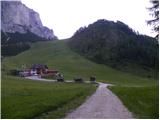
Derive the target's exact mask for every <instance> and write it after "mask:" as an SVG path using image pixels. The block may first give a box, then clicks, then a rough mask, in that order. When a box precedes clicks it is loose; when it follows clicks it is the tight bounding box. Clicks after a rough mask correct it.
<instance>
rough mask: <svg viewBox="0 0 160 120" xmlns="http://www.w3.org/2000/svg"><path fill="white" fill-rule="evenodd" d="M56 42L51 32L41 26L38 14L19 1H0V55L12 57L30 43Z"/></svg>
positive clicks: (25, 48)
mask: <svg viewBox="0 0 160 120" xmlns="http://www.w3.org/2000/svg"><path fill="white" fill-rule="evenodd" d="M48 40H57V37H56V36H55V35H54V33H53V30H51V29H49V28H47V27H45V26H43V25H42V22H41V19H40V17H39V14H38V13H37V12H35V11H34V10H32V9H30V8H28V7H27V6H25V5H24V4H22V3H21V2H20V1H1V51H2V52H1V54H2V56H14V55H17V54H19V53H21V52H23V51H25V50H28V49H29V48H30V43H32V42H37V41H48Z"/></svg>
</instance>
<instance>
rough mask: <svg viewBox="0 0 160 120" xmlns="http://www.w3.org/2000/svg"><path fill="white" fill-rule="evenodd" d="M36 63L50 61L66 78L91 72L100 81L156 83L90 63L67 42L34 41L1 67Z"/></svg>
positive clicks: (9, 67)
mask: <svg viewBox="0 0 160 120" xmlns="http://www.w3.org/2000/svg"><path fill="white" fill-rule="evenodd" d="M33 63H44V64H47V65H48V66H49V68H51V69H52V68H54V69H57V70H59V71H60V72H61V73H62V74H64V77H65V79H73V77H75V76H81V77H83V78H84V79H85V80H89V77H90V76H91V75H95V76H96V77H97V80H98V81H103V82H109V83H114V84H118V85H136V86H137V85H155V84H157V81H155V80H152V81H151V80H150V79H146V78H141V77H137V76H134V75H131V74H129V73H124V72H120V71H117V70H114V69H112V68H110V67H107V66H104V65H100V64H96V63H94V62H91V61H89V60H87V59H85V58H83V57H81V56H80V55H78V54H77V53H75V52H73V51H71V50H70V49H69V47H68V46H67V45H66V43H65V42H64V41H55V42H45V43H44V42H43V43H36V44H33V46H32V49H30V50H28V51H26V52H23V53H21V54H19V55H17V56H15V57H11V58H8V59H6V60H5V61H4V64H3V65H2V66H3V67H4V68H5V69H12V68H18V67H20V66H21V65H22V64H26V65H27V66H31V65H32V64H33Z"/></svg>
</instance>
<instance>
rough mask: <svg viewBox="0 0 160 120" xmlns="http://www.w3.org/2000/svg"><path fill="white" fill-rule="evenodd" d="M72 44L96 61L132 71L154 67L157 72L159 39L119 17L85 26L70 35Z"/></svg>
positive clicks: (75, 48)
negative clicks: (139, 30) (141, 31)
mask: <svg viewBox="0 0 160 120" xmlns="http://www.w3.org/2000/svg"><path fill="white" fill-rule="evenodd" d="M69 45H70V47H71V48H72V49H73V50H74V51H76V52H77V53H79V54H81V55H82V56H85V57H86V58H88V59H90V60H92V61H95V62H96V63H100V64H105V65H109V66H111V67H113V68H116V69H119V70H122V71H125V72H126V71H127V72H131V73H136V71H137V70H138V69H141V70H142V71H146V72H147V71H152V69H153V70H155V71H157V76H158V64H159V63H158V61H159V60H158V49H159V45H158V42H157V41H156V40H155V39H153V38H151V37H149V36H146V35H140V34H139V33H137V32H135V31H134V30H133V29H131V28H130V27H129V26H127V25H126V24H124V23H122V22H120V21H117V22H113V21H108V20H98V21H96V22H94V23H93V24H90V25H88V26H87V27H82V28H80V29H79V30H77V31H76V32H75V34H74V35H73V36H72V37H71V38H70V42H69ZM147 77H152V76H147Z"/></svg>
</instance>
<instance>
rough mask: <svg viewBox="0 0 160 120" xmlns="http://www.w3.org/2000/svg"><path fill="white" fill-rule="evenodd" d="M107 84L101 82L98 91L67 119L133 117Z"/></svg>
mask: <svg viewBox="0 0 160 120" xmlns="http://www.w3.org/2000/svg"><path fill="white" fill-rule="evenodd" d="M106 87H107V84H104V83H100V85H99V87H98V89H97V91H96V92H95V93H94V94H93V95H92V96H91V97H90V98H89V99H88V100H87V101H86V102H85V103H83V104H82V105H81V106H80V107H79V108H77V109H76V110H75V111H73V112H71V113H69V114H68V115H67V116H66V119H98V118H99V119H127V118H128V119H132V118H133V116H132V114H131V113H130V112H129V111H128V110H127V108H126V107H125V106H124V105H123V104H122V102H121V101H120V100H119V98H118V97H117V96H115V95H114V94H113V93H112V92H111V91H110V90H109V89H107V88H106Z"/></svg>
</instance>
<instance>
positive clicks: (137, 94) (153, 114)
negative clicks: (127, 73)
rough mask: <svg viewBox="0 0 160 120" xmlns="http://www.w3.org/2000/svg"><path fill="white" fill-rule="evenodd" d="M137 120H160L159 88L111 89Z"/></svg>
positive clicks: (117, 87)
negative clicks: (159, 119)
mask: <svg viewBox="0 0 160 120" xmlns="http://www.w3.org/2000/svg"><path fill="white" fill-rule="evenodd" d="M110 89H111V90H112V91H113V92H114V93H115V94H116V95H118V97H119V98H120V99H121V100H122V102H123V104H124V105H125V106H127V108H128V109H129V110H130V111H131V112H133V113H134V115H135V117H136V118H143V119H158V118H159V112H158V111H159V93H158V91H159V90H158V89H159V87H158V86H150V87H120V86H116V87H110Z"/></svg>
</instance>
